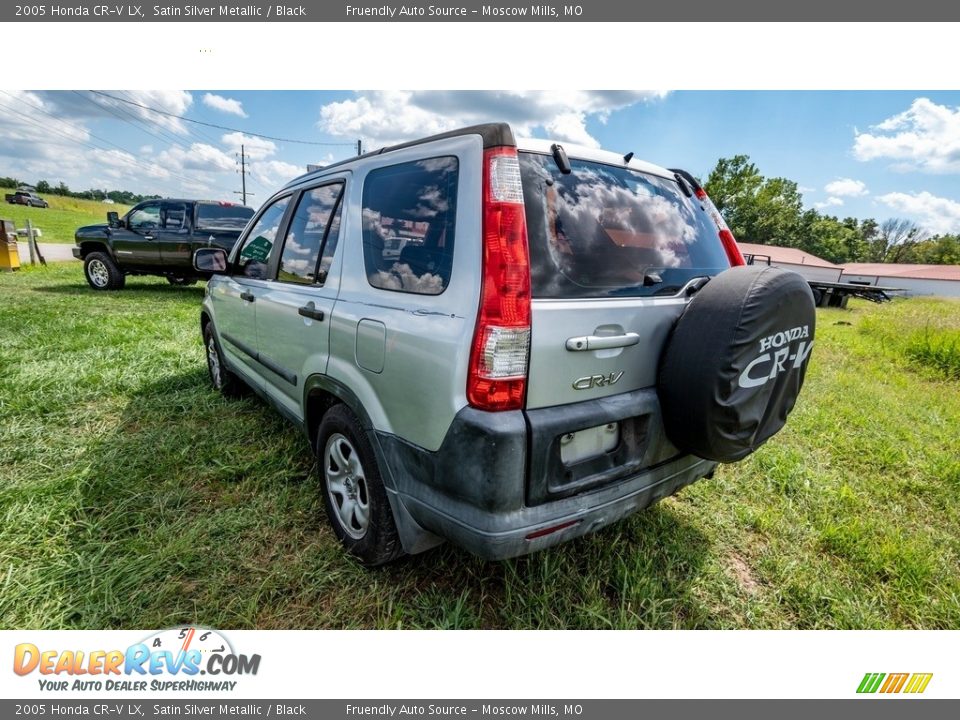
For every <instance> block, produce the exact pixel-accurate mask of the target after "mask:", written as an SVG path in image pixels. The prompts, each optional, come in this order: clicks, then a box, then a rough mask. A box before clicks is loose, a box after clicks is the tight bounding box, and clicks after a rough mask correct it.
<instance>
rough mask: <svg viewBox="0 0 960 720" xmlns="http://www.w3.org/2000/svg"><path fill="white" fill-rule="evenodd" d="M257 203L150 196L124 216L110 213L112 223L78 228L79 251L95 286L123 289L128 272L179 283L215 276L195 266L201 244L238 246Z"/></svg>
mask: <svg viewBox="0 0 960 720" xmlns="http://www.w3.org/2000/svg"><path fill="white" fill-rule="evenodd" d="M252 216H253V208H249V207H246V206H245V205H237V204H235V203H227V202H215V201H208V200H180V199H166V200H146V201H144V202H142V203H140V204H138V205H134V206H133V207H132V208H130V210H129V212H127V214H126V215H124V216H123V217H119V216H118V214H117V213H116V212H108V213H107V224H106V225H87V226H86V227H82V228H79V229H78V230H77V232H76V236H75V242H76V247H74V248H73V256H74V257H75V258H78V259H80V260H83V270H84V275H85V276H86V278H87V283H89V285H90V287H92V288H93V289H94V290H119V289H121V288H122V287H123V286H124V284H125V283H126V276H127V275H161V276H163V277H166V278H167V280H168V281H169V282H170V283H171V284H173V285H192V284H193V283H195V282H197V280H198V279H205V278H207V277H209V274H207V273H202V272H200V273H198V272H196V271H195V270H194V267H193V261H192V258H193V253H194V251H195V250H196V249H197V248H201V247H218V248H221V249H223V250H225V251H229V250H231V249H232V248H233V245H234V243H235V242H236V241H237V238H238V237H239V236H240V232H241V231H242V230H243V228H244V226H245V225H246V224H247V221H248V220H249V219H250V218H251V217H252Z"/></svg>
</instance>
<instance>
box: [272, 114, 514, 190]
mask: <svg viewBox="0 0 960 720" xmlns="http://www.w3.org/2000/svg"><path fill="white" fill-rule="evenodd" d="M463 135H479V136H480V137H481V138H482V139H483V148H484V149H487V148H491V147H501V146H504V145H508V146H510V145H516V144H517V140H516V138H515V137H514V136H513V130H512V129H511V128H510V126H509V125H508V124H507V123H483V124H481V125H470V126H469V127H465V128H459V129H457V130H450V131H448V132H444V133H439V134H437V135H430V136H429V137H425V138H421V139H419V140H411V141H409V142H405V143H400V144H398V145H388V146H386V147H382V148H379V149H377V150H372V151H371V152H367V153H364V154H363V155H357V156H355V157H349V158H346V159H345V160H338V161H337V162H335V163H330V164H329V165H324V166H323V167H322V168H320V169H319V170H313V171H311V172H308V173H304V174H303V175H300V176H299V177H296V178H294V179H293V180H291V181H290V182H288V183H287V184H286V185H285V186H284V187H290V186H292V185H296V184H298V183H301V182H303V181H304V180H305V179H307V178H309V177H311V176H313V175H320V174H322V173H325V172H327V171H328V170H330V169H331V168H337V167H340V166H342V165H347V164H349V163H353V162H356V161H357V160H363V159H364V158H368V157H373V156H374V155H384V154H386V153H389V152H393V151H394V150H402V149H404V148H408V147H415V146H417V145H423V144H424V143H429V142H434V141H435V140H446V139H447V138H454V137H461V136H463Z"/></svg>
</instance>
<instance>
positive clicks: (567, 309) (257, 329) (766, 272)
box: [194, 124, 814, 565]
mask: <svg viewBox="0 0 960 720" xmlns="http://www.w3.org/2000/svg"><path fill="white" fill-rule="evenodd" d="M194 262H195V264H196V267H197V269H198V271H202V272H212V273H214V276H213V278H212V280H211V281H210V283H209V284H208V286H207V291H206V296H205V299H204V302H203V308H202V316H201V324H202V330H203V337H204V342H205V347H206V355H207V362H208V367H209V370H210V376H211V379H212V382H213V384H214V386H216V387H217V388H219V389H221V390H222V391H224V392H225V393H228V394H230V393H233V392H235V391H237V390H238V389H239V388H241V387H242V386H244V385H246V386H249V387H251V388H253V389H254V390H255V391H257V392H258V393H259V394H261V395H263V396H264V397H265V398H266V399H268V400H269V401H270V402H271V403H272V404H273V405H275V406H276V408H277V409H278V410H279V411H280V412H281V413H282V414H284V415H285V416H287V417H288V418H289V419H290V420H292V421H293V422H294V423H295V424H296V425H298V426H299V427H301V428H302V429H303V430H304V431H305V432H306V433H307V435H308V437H309V439H310V441H311V443H312V445H313V448H314V450H315V452H316V454H317V456H318V458H319V467H320V484H321V486H322V492H323V497H324V502H325V505H326V509H327V514H328V516H329V519H330V522H331V524H332V526H333V528H334V530H335V531H336V533H337V535H338V537H339V538H340V540H341V541H342V542H343V544H344V545H345V546H346V548H347V549H348V550H349V551H350V552H352V553H353V554H355V555H356V556H358V557H359V558H360V559H361V560H362V561H363V562H365V563H367V564H369V565H376V564H380V563H383V562H387V561H389V560H391V559H393V558H395V557H397V556H398V555H400V554H401V553H402V552H407V553H416V552H420V551H423V550H426V549H428V548H430V547H432V546H434V545H436V544H437V543H439V542H441V541H442V540H443V539H449V540H451V541H453V542H455V543H457V544H458V545H461V546H463V547H464V548H467V549H468V550H470V551H472V552H474V553H477V554H479V555H482V556H484V557H487V558H505V557H511V556H515V555H520V554H523V553H529V552H532V551H535V550H539V549H542V548H545V547H547V546H550V545H553V544H556V543H559V542H562V541H565V540H569V539H571V538H574V537H577V536H579V535H583V534H584V533H588V532H592V531H594V530H597V529H598V528H601V527H603V526H605V525H608V524H610V523H612V522H614V521H616V520H618V519H620V518H622V517H624V516H626V515H628V514H630V513H632V512H634V511H636V510H638V509H640V508H643V507H646V506H648V505H650V504H651V503H653V502H656V501H657V500H659V499H661V498H663V497H665V496H667V495H670V494H672V493H674V492H676V491H677V490H679V489H680V488H682V487H683V486H685V485H687V484H689V483H692V482H694V481H695V480H697V479H698V478H701V477H704V476H707V475H710V474H711V473H712V472H713V471H714V468H715V466H716V464H717V462H730V461H735V460H738V459H740V458H742V457H745V456H746V455H748V454H749V453H751V452H752V451H753V450H755V449H756V448H757V447H759V446H760V445H761V444H762V443H763V442H765V441H766V440H767V439H768V438H769V437H770V436H772V435H773V434H774V433H775V432H777V431H778V430H779V429H780V428H781V427H782V426H783V424H784V422H785V420H786V417H787V414H788V413H789V412H790V410H791V409H792V408H793V406H794V403H795V401H796V398H797V395H798V393H799V391H800V387H801V385H802V383H803V377H804V373H805V370H806V366H807V362H808V359H809V355H810V348H811V347H812V343H813V333H814V309H813V301H812V297H811V293H810V290H809V287H808V286H807V284H806V283H805V282H804V281H803V280H802V278H800V277H799V276H797V275H795V274H793V273H788V272H785V271H782V270H778V269H776V268H770V267H763V268H754V267H746V266H744V267H741V266H742V265H743V258H742V256H741V255H740V251H739V250H738V248H737V245H736V241H735V240H734V238H733V235H731V233H730V231H729V230H728V229H727V227H726V225H725V224H724V223H723V220H722V219H721V217H720V215H719V213H718V212H717V211H716V208H715V207H714V206H713V204H712V203H711V202H710V200H709V198H708V197H707V196H706V193H705V192H704V190H703V188H701V187H700V185H699V184H698V182H697V181H696V180H695V179H694V178H693V177H692V176H691V175H690V174H689V173H686V172H684V171H682V170H667V169H665V168H661V167H657V166H654V165H651V164H648V163H644V162H640V161H638V160H636V159H633V156H632V153H629V154H627V155H625V156H624V155H621V154H617V153H612V152H605V151H601V150H595V149H588V148H580V147H572V146H568V147H563V146H561V145H559V144H557V143H553V142H550V141H544V140H521V141H518V140H516V139H515V138H514V135H513V133H512V131H511V129H510V127H509V126H508V125H504V124H489V125H480V126H475V127H470V128H465V129H462V130H458V131H454V132H449V133H445V134H442V135H437V136H433V137H429V138H425V139H423V140H420V141H416V142H411V143H406V144H403V145H397V146H393V147H389V148H384V149H383V150H380V151H377V152H373V153H369V154H367V155H363V156H360V157H357V158H353V159H350V160H347V161H344V162H342V163H338V164H334V165H330V166H327V167H325V168H323V169H321V170H318V171H316V172H312V173H309V174H307V175H304V176H302V177H300V178H298V179H297V180H294V181H293V182H291V183H290V184H289V185H287V186H286V187H285V188H283V189H282V190H280V191H279V192H278V193H276V194H275V195H274V196H273V197H271V198H270V199H269V200H268V201H267V202H266V203H265V204H264V206H263V207H262V208H261V209H260V211H259V212H258V213H257V214H256V216H255V217H254V218H253V219H252V220H251V221H250V223H249V224H248V226H247V228H246V230H245V231H244V233H243V235H242V236H241V238H240V241H239V242H238V243H237V245H236V246H235V247H234V249H233V251H232V252H231V253H230V255H229V257H228V256H227V254H226V253H225V252H224V251H222V250H218V249H216V248H205V249H201V250H198V251H197V253H196V255H195V258H194Z"/></svg>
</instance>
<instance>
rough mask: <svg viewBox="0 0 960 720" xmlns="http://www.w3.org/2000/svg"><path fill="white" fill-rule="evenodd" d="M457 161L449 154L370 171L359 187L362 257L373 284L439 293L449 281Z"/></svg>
mask: <svg viewBox="0 0 960 720" xmlns="http://www.w3.org/2000/svg"><path fill="white" fill-rule="evenodd" d="M458 174H459V164H458V162H457V158H455V157H436V158H429V159H427V160H416V161H413V162H407V163H401V164H398V165H392V166H390V167H385V168H380V169H377V170H373V171H371V172H370V174H369V175H367V178H366V181H365V182H364V185H363V258H364V264H365V268H366V273H367V280H368V281H369V282H370V284H371V285H372V286H373V287H376V288H380V289H382V290H393V291H396V292H407V293H415V294H418V295H439V294H440V293H442V292H443V291H444V290H445V289H446V287H447V285H448V284H449V283H450V271H451V267H452V265H453V245H454V240H455V234H456V217H457V185H458Z"/></svg>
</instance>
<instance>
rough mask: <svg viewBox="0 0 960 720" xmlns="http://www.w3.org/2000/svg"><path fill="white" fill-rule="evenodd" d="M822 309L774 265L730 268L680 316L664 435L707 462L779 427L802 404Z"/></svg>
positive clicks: (796, 278)
mask: <svg viewBox="0 0 960 720" xmlns="http://www.w3.org/2000/svg"><path fill="white" fill-rule="evenodd" d="M815 323H816V311H815V309H814V304H813V295H812V293H811V292H810V286H809V285H808V284H807V281H806V280H804V279H803V278H802V277H801V276H800V275H797V274H796V273H793V272H789V271H787V270H781V269H779V268H775V267H766V266H764V267H755V266H743V267H734V268H730V269H729V270H726V271H724V272H722V273H720V274H719V275H717V276H716V277H715V278H713V279H712V280H711V281H710V282H709V283H707V285H705V286H704V287H703V289H701V290H700V291H699V292H698V293H697V294H696V295H695V296H694V298H693V300H691V301H690V303H689V304H688V305H687V307H686V308H685V309H684V311H683V314H682V315H681V316H680V318H679V320H677V322H676V324H675V325H674V328H673V330H672V332H671V335H670V338H669V339H668V341H667V345H666V348H665V349H664V352H663V355H662V356H661V358H660V370H659V379H658V388H657V391H658V394H659V397H660V406H661V411H662V413H663V419H664V425H665V428H666V432H667V436H668V437H669V438H670V440H671V441H672V442H673V444H674V445H676V446H677V448H679V449H680V450H682V451H684V452H688V453H691V454H693V455H697V456H699V457H702V458H706V459H708V460H717V461H720V462H732V461H734V460H739V459H741V458H743V457H745V456H747V455H749V454H750V453H752V452H753V451H754V450H756V449H757V448H758V447H760V446H761V445H762V444H763V443H764V442H766V441H767V440H768V439H769V438H770V437H772V436H773V435H774V434H776V433H777V432H779V430H780V429H781V428H782V427H783V425H784V423H785V422H786V420H787V415H788V414H789V413H790V411H791V410H792V409H793V406H794V404H795V403H796V401H797V395H798V394H799V392H800V388H801V387H802V385H803V379H804V375H805V374H806V370H807V363H808V362H809V360H810V350H811V348H812V346H813V336H814V327H815Z"/></svg>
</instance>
